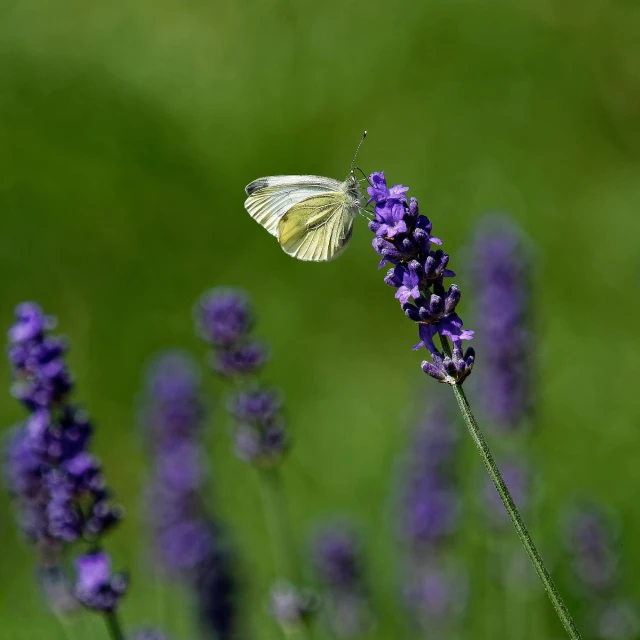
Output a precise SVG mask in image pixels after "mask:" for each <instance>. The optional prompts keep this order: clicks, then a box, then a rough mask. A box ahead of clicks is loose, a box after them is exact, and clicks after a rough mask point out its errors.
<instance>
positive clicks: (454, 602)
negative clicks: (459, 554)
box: [404, 557, 468, 633]
mask: <svg viewBox="0 0 640 640" xmlns="http://www.w3.org/2000/svg"><path fill="white" fill-rule="evenodd" d="M405 585H406V586H405V589H404V599H405V603H406V605H407V606H408V608H409V609H410V611H411V612H412V613H413V616H414V619H415V621H416V622H417V624H418V626H419V627H421V628H422V629H425V630H429V631H430V632H431V633H433V632H436V631H437V632H440V633H442V632H444V631H445V630H451V629H452V628H454V629H455V627H456V625H457V624H459V621H460V619H461V617H462V615H463V613H464V610H465V608H466V604H467V592H468V578H467V575H466V572H464V571H463V570H462V569H461V567H459V566H456V565H455V564H453V565H448V564H446V563H443V562H440V561H438V559H436V558H435V557H432V558H429V559H427V560H426V561H424V562H422V563H419V562H418V563H413V564H412V565H410V566H409V567H407V578H406V582H405Z"/></svg>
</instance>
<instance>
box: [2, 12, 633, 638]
mask: <svg viewBox="0 0 640 640" xmlns="http://www.w3.org/2000/svg"><path fill="white" fill-rule="evenodd" d="M639 42H640V5H638V3H636V2H629V1H628V0H612V1H609V2H605V1H604V0H590V1H589V2H586V3H585V2H577V1H575V0H564V1H560V0H522V1H521V2H517V3H516V2H508V1H506V0H487V1H486V2H476V1H472V0H453V1H451V0H447V1H444V0H438V1H433V0H429V1H426V2H421V1H419V0H414V1H413V2H407V3H395V4H393V5H390V4H389V3H385V2H382V1H380V0H370V1H369V2H355V1H347V2H338V1H336V0H327V1H325V2H311V1H310V0H299V1H297V2H294V1H291V0H290V1H286V0H285V1H283V0H263V1H262V2H249V1H248V0H239V1H238V0H236V1H235V2H226V3H223V2H220V0H206V1H205V0H192V1H190V2H184V1H181V2H179V1H177V0H160V1H158V0H154V1H152V0H111V1H110V2H108V3H107V2H102V3H100V2H86V0H84V1H80V0H64V1H63V2H60V1H59V0H58V1H53V0H37V1H35V0H19V1H18V0H0V55H1V57H0V220H1V221H2V225H1V229H2V235H1V237H0V266H1V269H2V278H1V279H0V301H1V305H0V326H3V327H8V325H9V324H10V322H11V314H12V309H13V307H14V305H15V304H16V303H17V302H19V301H21V300H25V299H34V300H37V301H39V302H40V303H41V304H42V305H43V306H44V308H45V309H46V310H47V311H48V312H50V313H53V314H55V315H57V316H58V318H59V321H60V328H61V331H62V332H63V333H64V334H66V335H68V336H69V337H70V339H71V341H72V345H73V349H72V353H71V356H70V360H71V365H72V367H73V370H74V372H75V375H76V379H77V393H76V398H77V399H78V400H80V401H81V402H83V403H84V404H85V405H86V406H87V408H88V409H89V411H90V412H91V415H92V416H94V418H95V420H96V422H97V423H98V427H99V428H98V432H97V434H96V438H95V442H94V449H95V451H96V452H97V453H98V454H99V455H100V456H101V458H102V459H103V461H104V464H105V467H106V470H107V473H108V477H109V479H110V482H111V483H112V484H113V486H114V488H115V490H116V492H117V494H118V496H119V497H120V499H121V501H122V502H123V503H124V504H125V505H126V507H127V509H128V518H127V520H126V521H125V523H124V524H123V526H121V527H120V529H119V530H118V531H117V532H116V533H115V534H114V535H113V536H112V537H111V538H110V540H109V549H110V550H112V551H113V553H114V555H115V556H116V559H117V565H118V566H119V567H125V568H129V569H130V570H131V571H132V578H133V582H132V588H131V592H130V594H129V596H128V598H127V602H126V605H125V607H124V611H123V618H124V619H125V620H126V622H127V624H134V623H139V622H149V621H158V622H164V623H166V625H167V627H168V629H169V630H170V631H171V632H172V633H174V634H175V635H176V637H177V638H178V639H179V640H187V638H188V637H189V630H188V623H187V620H186V616H187V613H186V612H188V609H187V608H186V607H185V603H184V602H183V601H182V600H181V599H180V597H179V595H176V594H175V593H172V592H171V593H168V594H167V592H166V590H167V589H169V591H170V590H171V588H170V587H167V588H165V589H164V590H161V589H158V588H157V586H156V585H155V584H154V579H153V575H152V573H151V572H150V571H149V569H148V566H147V561H146V558H145V554H144V550H145V546H146V544H147V543H146V539H145V533H144V528H143V526H142V525H143V523H142V520H141V517H140V514H139V511H140V509H139V506H140V500H141V498H140V492H141V487H142V483H143V480H144V469H145V463H144V453H143V451H142V450H141V446H140V442H139V440H138V438H137V427H136V395H137V393H138V389H139V386H140V381H141V376H142V371H143V368H144V365H145V363H146V362H147V360H148V358H149V357H150V356H151V355H152V354H153V353H155V352H156V351H157V350H158V349H162V348H165V347H174V346H177V347H182V348H185V349H188V350H190V351H191V352H192V353H194V355H196V356H197V357H198V358H201V359H203V360H204V349H203V347H202V346H201V345H200V344H199V343H198V341H197V340H196V339H195V337H194V335H193V329H192V320H191V308H192V305H193V303H194V301H195V300H196V298H197V297H198V295H199V294H200V293H201V292H202V291H203V290H204V289H206V288H208V287H211V286H214V285H219V284H229V285H237V286H242V287H245V288H246V289H248V291H249V292H250V293H251V295H252V296H253V299H254V301H255V306H256V309H257V314H258V317H259V329H258V332H259V334H260V335H261V336H262V337H263V338H264V339H265V340H267V341H268V342H269V344H270V345H271V347H272V350H273V360H272V362H271V364H270V365H269V367H268V370H267V372H266V378H267V379H268V380H269V381H270V382H272V383H273V384H275V385H278V386H279V387H281V388H282V389H283V390H284V392H285V394H286V400H287V407H288V415H289V418H290V422H291V425H292V428H293V429H294V432H295V438H296V443H295V450H294V451H293V454H292V456H291V458H290V461H289V463H288V464H287V465H286V468H285V470H284V473H285V481H286V487H287V490H288V492H289V497H290V501H291V511H292V514H293V519H294V523H295V527H296V532H297V534H298V535H299V537H300V540H301V541H302V540H303V539H304V536H305V535H306V533H307V532H308V530H309V527H310V526H311V525H312V524H313V523H315V522H317V521H318V519H319V518H321V517H323V516H326V515H330V514H332V513H344V512H351V513H353V514H354V516H355V517H357V519H358V520H359V521H360V522H361V523H362V526H363V528H364V529H365V530H367V531H368V540H367V546H368V551H369V558H370V575H371V577H372V582H373V584H374V597H375V602H376V607H377V609H378V612H379V619H380V623H379V626H378V629H377V632H376V637H379V638H393V639H394V640H395V639H396V638H398V637H401V634H402V633H403V632H404V630H405V625H404V621H403V614H402V612H401V611H400V610H399V609H398V608H397V604H396V602H397V592H398V585H397V575H396V562H397V552H396V551H395V550H394V540H393V531H394V523H393V522H392V521H391V519H390V516H389V513H390V511H389V508H388V507H389V495H390V487H391V485H392V479H391V477H392V469H393V466H394V460H395V457H396V455H397V453H398V451H399V450H400V449H401V447H402V445H403V442H404V441H405V437H406V427H407V425H408V423H409V422H410V419H411V416H412V415H414V414H415V407H416V406H419V405H421V406H424V403H425V402H428V398H429V397H433V395H435V394H438V393H440V394H448V393H450V391H449V390H448V389H447V388H446V387H444V386H439V385H437V384H436V383H435V382H433V381H432V380H431V379H427V378H426V376H424V375H423V374H422V373H421V372H420V370H419V363H420V360H421V357H420V356H419V355H418V354H416V353H413V352H411V350H410V347H411V345H412V344H413V342H414V341H415V335H414V334H415V330H414V328H413V327H412V325H411V324H410V323H408V322H407V321H406V320H404V319H403V318H402V315H401V313H400V312H399V310H398V309H397V304H396V303H395V301H394V300H393V296H392V295H391V290H390V289H388V288H387V287H386V286H385V285H384V284H383V283H382V274H381V273H380V272H377V271H376V264H377V262H378V260H377V257H376V256H375V255H374V253H373V251H372V250H371V248H370V239H371V234H370V232H369V231H368V230H367V229H366V226H365V224H364V222H363V221H362V220H360V219H358V220H357V221H356V229H355V232H354V239H353V241H352V244H351V247H350V248H349V250H348V251H347V253H346V254H345V255H344V256H343V257H342V258H340V259H339V260H337V261H336V262H333V263H329V264H325V265H322V264H319V265H318V264H304V263H301V262H297V261H294V260H292V259H291V258H289V257H288V256H286V255H285V254H284V253H283V252H282V251H281V250H280V249H279V247H278V245H277V243H275V242H274V241H273V239H272V238H271V237H269V236H268V235H267V234H266V233H265V232H264V231H263V230H262V229H260V228H259V226H258V225H256V224H255V223H254V222H253V221H252V220H251V219H250V218H249V216H248V215H247V214H246V212H245V211H244V209H243V206H242V203H243V196H244V194H243V187H244V185H245V184H246V183H248V182H249V181H250V180H252V179H254V178H256V177H259V176H261V175H269V174H275V173H318V174H322V175H328V176H334V177H343V176H344V175H345V173H346V170H347V168H348V165H349V162H350V159H351V156H352V153H353V150H354V148H355V145H356V143H357V141H358V139H359V137H360V134H361V132H362V130H363V129H365V128H366V129H368V130H369V133H370V135H369V138H368V139H367V141H366V143H365V145H364V146H363V149H362V152H361V156H360V158H359V164H361V166H363V168H364V169H365V170H367V171H373V170H385V171H386V172H387V176H388V178H389V180H390V181H391V183H395V182H402V183H404V184H408V185H410V186H411V188H412V191H411V193H412V194H413V195H415V196H417V197H418V198H419V199H420V203H421V209H422V211H423V212H425V213H427V214H428V215H429V216H430V217H431V219H432V221H433V223H434V230H435V233H436V235H438V236H439V237H441V238H442V239H443V240H444V241H445V243H446V247H447V249H448V250H449V251H451V252H452V253H453V261H452V263H453V266H454V268H456V266H457V271H458V273H459V278H458V280H457V281H458V282H459V283H460V284H464V282H465V274H464V272H463V271H464V270H463V268H462V264H464V263H463V261H462V259H461V253H460V252H458V253H457V254H456V252H457V250H458V249H461V248H463V247H464V245H465V244H466V243H468V241H469V238H470V236H471V233H472V231H473V228H474V224H475V222H476V220H477V218H478V217H479V216H480V215H482V214H483V213H485V212H487V211H491V210H502V211H508V212H510V213H512V214H513V215H514V217H515V218H516V219H517V220H518V221H519V222H520V223H521V225H522V226H523V227H524V228H525V229H526V230H527V231H528V232H529V233H530V234H531V236H532V237H533V238H534V240H535V242H536V243H537V245H538V254H537V266H538V269H539V273H538V282H539V288H538V291H537V299H536V303H535V309H536V311H537V321H538V328H539V331H540V334H541V340H540V345H539V362H540V381H539V382H540V387H539V394H538V402H537V411H538V414H537V415H538V426H537V429H536V431H535V434H534V438H533V445H532V446H533V447H534V453H535V456H536V458H537V459H538V460H539V461H540V464H541V473H542V475H543V477H544V481H545V484H546V487H547V491H546V493H545V502H544V508H543V509H542V513H541V515H540V518H539V521H538V522H537V525H536V530H537V533H538V535H539V539H540V541H541V546H542V547H543V550H544V549H553V547H554V544H555V543H554V539H555V538H556V537H557V524H556V514H557V512H558V509H559V508H561V507H562V505H563V504H564V502H565V501H566V500H567V499H568V498H570V497H571V496H573V495H574V494H576V493H579V494H587V495H590V496H593V497H594V498H596V499H598V500H601V501H603V502H604V503H605V504H606V505H607V506H608V507H609V508H611V509H612V510H614V511H616V512H617V513H619V514H620V516H621V518H622V521H623V524H624V531H625V535H624V540H626V541H627V544H625V546H624V549H623V553H624V559H625V570H626V574H627V575H628V576H633V575H635V574H637V572H638V571H639V570H640V548H638V546H637V545H636V544H634V543H633V541H634V540H637V539H638V537H639V534H640V514H639V512H638V508H637V504H638V500H637V497H638V491H639V487H640V476H639V472H638V462H637V460H638V457H639V456H640V438H639V437H638V435H637V425H638V423H639V422H640V404H639V403H638V401H637V398H636V397H635V394H634V391H633V390H634V387H633V384H634V380H637V379H638V371H637V367H638V364H637V363H638V351H639V349H640V337H638V336H636V335H635V331H634V330H633V327H634V326H635V324H636V322H637V318H638V312H639V311H640V297H639V296H638V292H639V285H638V276H639V275H640V253H639V252H638V248H637V246H638V238H639V237H640V216H639V215H638V211H639V210H640V180H639V178H640V172H639V161H640V125H639V124H638V116H639V113H638V105H639V104H640V45H639V44H638V43H639ZM456 256H457V257H456ZM466 268H472V266H471V267H469V266H467V267H466ZM463 292H464V298H463V302H462V305H461V307H460V309H461V314H462V315H463V317H465V318H466V324H467V325H468V326H469V327H471V328H472V327H473V323H472V322H471V320H470V311H469V310H470V309H471V300H472V295H473V292H472V291H470V290H469V288H468V287H467V288H466V289H464V290H463ZM0 373H1V376H0V386H1V387H3V388H6V387H7V384H8V374H7V367H0ZM482 374H483V371H482V353H479V354H478V364H477V369H476V371H475V372H474V376H481V375H482ZM207 385H208V389H209V391H210V393H211V395H212V398H214V399H216V398H220V393H221V390H220V385H218V384H217V383H216V382H215V381H214V380H213V379H210V380H208V381H207ZM22 415H23V414H22V412H21V410H20V408H19V407H18V406H17V405H16V403H15V402H13V401H12V400H11V399H10V398H9V396H8V394H7V393H5V395H4V397H3V399H2V400H0V422H1V423H2V424H3V425H7V426H9V425H11V424H13V423H14V422H16V421H18V420H19V419H20V418H21V416H22ZM225 431H226V425H225V423H224V418H222V417H220V416H219V417H218V418H217V420H216V421H215V424H213V426H212V434H211V438H210V441H209V446H210V453H211V457H212V460H213V464H214V469H215V486H214V487H213V493H212V496H211V500H212V504H215V505H217V508H218V509H219V510H220V511H221V512H222V514H223V515H224V517H225V518H226V520H227V521H228V522H229V523H230V525H231V526H232V528H233V531H234V533H235V535H236V537H237V540H238V546H239V549H240V551H241V554H242V556H243V563H244V564H243V572H244V580H245V584H246V588H247V592H248V599H249V600H250V601H251V603H253V605H254V606H253V610H254V613H253V614H252V617H251V620H250V622H251V624H252V625H253V629H254V632H255V633H254V636H253V637H256V638H258V637H259V638H261V639H264V640H269V639H271V638H277V637H278V635H277V632H276V630H275V629H274V627H273V625H272V623H271V622H270V621H269V619H268V618H267V616H266V613H265V611H264V607H263V601H264V600H263V598H264V593H265V590H266V589H267V586H268V584H269V581H270V579H271V576H272V563H271V560H270V556H269V546H268V543H267V540H266V531H265V526H264V522H263V518H262V516H261V513H260V509H259V501H258V496H257V491H256V486H255V482H254V478H253V476H252V474H251V473H250V470H249V469H247V468H245V466H243V465H242V464H241V463H240V462H238V461H236V460H235V459H234V458H233V456H232V455H231V453H230V447H229V443H228V438H227V434H226V433H225ZM468 459H469V461H470V463H471V461H473V462H474V463H475V459H474V458H473V455H472V453H470V455H469V458H468ZM471 468H472V467H471V464H470V466H469V469H471ZM469 474H471V470H469ZM466 523H467V531H468V535H469V538H470V539H472V540H473V539H474V537H477V536H479V535H481V534H480V533H479V532H478V531H477V528H478V527H477V523H474V521H473V519H472V518H467V520H466ZM0 542H1V546H0V548H1V549H2V553H1V556H0V621H1V622H0V637H2V638H7V639H11V640H13V639H16V640H21V639H22V638H25V639H26V638H32V637H47V638H52V639H55V638H63V637H65V636H64V632H63V629H62V628H61V627H58V626H56V625H55V621H52V619H51V616H50V615H49V614H48V613H47V612H46V610H45V609H44V607H43V606H42V604H41V602H40V597H39V594H38V591H37V589H36V587H35V584H34V582H33V576H32V557H31V554H30V552H29V550H28V549H26V548H25V547H24V545H23V544H22V542H21V541H20V540H19V538H18V536H17V535H16V532H15V526H14V522H13V515H12V513H11V510H10V508H9V505H8V501H7V500H6V497H5V496H3V497H2V498H1V500H0ZM550 554H551V556H553V555H554V551H553V550H551V552H550ZM468 555H469V559H470V561H471V562H472V563H473V562H476V564H479V567H478V571H477V572H476V573H478V574H479V575H481V573H482V570H483V568H482V566H481V563H479V561H478V560H477V558H476V556H475V555H474V554H473V553H471V552H469V553H468ZM555 556H556V558H555V559H556V564H561V563H562V560H563V558H562V556H561V555H559V554H558V553H557V552H556V553H555ZM472 566H473V565H472ZM481 589H482V586H481V585H480V586H479V587H478V590H481ZM627 592H628V593H629V594H630V595H632V596H636V597H638V598H640V583H638V582H636V583H635V584H629V585H627ZM163 593H164V597H161V596H163ZM476 596H478V591H477V592H476ZM160 597H161V599H160ZM495 604H496V606H497V609H496V610H497V611H498V612H499V610H500V601H499V600H498V601H497V602H496V603H495ZM573 604H574V605H575V604H578V603H575V602H574V603H573ZM540 606H541V607H542V609H541V611H543V612H544V616H547V617H548V618H549V619H550V620H551V622H550V625H551V626H550V631H549V635H555V636H556V637H560V633H561V630H560V628H559V627H558V626H557V624H556V623H555V622H553V620H552V617H551V615H550V613H551V610H550V607H548V605H547V603H545V602H544V601H542V604H541V605H540ZM487 611H488V610H487V607H486V606H485V600H484V599H483V598H482V597H479V596H478V597H474V592H473V585H472V591H471V605H470V612H469V616H468V618H467V624H466V627H465V637H468V638H472V637H473V638H477V637H479V636H480V635H481V633H482V632H483V631H482V630H483V629H486V618H487V616H488V615H493V614H489V613H488V612H487ZM541 615H542V614H541ZM158 616H160V618H158ZM74 627H75V628H74V629H73V631H74V632H75V633H76V637H78V638H80V637H83V638H84V637H86V638H96V639H97V638H102V637H105V636H104V630H103V629H102V627H101V626H100V624H99V621H98V622H95V621H91V620H84V621H83V620H81V621H79V622H77V623H76V624H75V625H74ZM499 633H500V632H497V633H496V634H494V636H495V635H499ZM587 635H588V634H587Z"/></svg>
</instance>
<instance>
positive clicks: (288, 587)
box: [269, 581, 318, 632]
mask: <svg viewBox="0 0 640 640" xmlns="http://www.w3.org/2000/svg"><path fill="white" fill-rule="evenodd" d="M317 608H318V601H317V598H316V596H315V595H314V594H313V593H312V592H310V591H300V590H298V589H296V588H295V587H294V586H293V585H292V584H289V583H288V582H284V581H281V582H277V583H276V584H275V585H274V586H273V587H272V588H271V593H270V602H269V611H270V613H271V615H272V616H273V617H274V619H275V620H276V621H277V622H278V623H279V624H280V626H281V627H282V628H283V629H284V630H286V631H287V632H291V631H294V630H295V629H297V628H299V627H301V626H302V625H304V624H306V622H307V620H308V619H309V618H310V617H311V616H312V615H313V614H314V613H315V611H316V610H317Z"/></svg>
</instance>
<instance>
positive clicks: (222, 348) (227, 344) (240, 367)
mask: <svg viewBox="0 0 640 640" xmlns="http://www.w3.org/2000/svg"><path fill="white" fill-rule="evenodd" d="M203 309H206V310H207V311H206V312H204V311H202V310H203ZM212 310H213V311H212ZM212 316H215V321H216V326H217V327H218V329H217V335H218V338H217V339H216V340H213V339H208V340H207V341H208V342H210V343H211V344H212V345H213V347H214V348H213V352H212V354H211V362H212V366H213V369H214V371H216V373H218V374H219V375H221V376H223V377H225V378H234V379H235V380H236V381H237V384H238V390H237V391H236V392H235V393H234V394H233V395H232V397H231V399H230V401H229V403H228V405H227V408H228V411H229V414H230V415H231V417H232V418H233V432H232V437H233V443H234V450H235V453H236V455H237V456H238V457H239V458H240V459H241V460H244V461H246V462H250V463H252V464H255V465H258V466H273V465H276V464H278V463H279V462H280V460H281V459H282V457H283V455H284V454H285V452H286V450H287V448H288V445H289V438H288V434H287V429H286V424H285V421H284V418H283V416H282V413H281V402H280V399H279V397H278V396H277V394H275V393H274V392H273V391H271V390H269V389H266V388H264V387H263V386H261V385H257V384H254V383H252V382H250V377H251V376H252V375H253V374H255V373H257V370H258V369H259V368H260V367H261V366H262V365H263V364H264V363H265V362H266V350H265V349H264V347H263V346H262V345H260V344H259V343H257V342H256V341H255V340H254V339H253V338H252V336H251V335H250V333H249V331H250V328H251V325H252V322H251V321H250V320H249V318H250V317H251V310H250V307H249V303H248V299H247V296H246V295H245V294H244V293H242V292H239V291H234V290H231V289H213V290H212V291H210V292H208V293H206V294H205V295H204V296H203V297H202V298H201V301H200V303H199V305H198V306H197V307H196V324H197V327H198V328H199V329H198V330H199V333H200V335H201V336H204V337H205V339H207V336H208V335H211V333H212V332H211V331H209V332H208V333H207V332H206V331H203V330H202V326H203V325H206V324H207V321H208V320H207V319H208V318H210V317H212ZM227 316H228V317H227ZM203 318H204V320H203ZM219 327H225V330H224V331H223V330H221V329H219ZM229 327H233V330H231V329H229ZM222 336H224V340H223V339H221V338H222Z"/></svg>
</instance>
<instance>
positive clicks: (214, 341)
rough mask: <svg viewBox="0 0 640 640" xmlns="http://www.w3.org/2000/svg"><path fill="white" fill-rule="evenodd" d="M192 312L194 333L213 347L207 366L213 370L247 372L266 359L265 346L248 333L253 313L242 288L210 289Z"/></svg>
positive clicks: (232, 373) (229, 373) (226, 374)
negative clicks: (241, 290) (240, 289)
mask: <svg viewBox="0 0 640 640" xmlns="http://www.w3.org/2000/svg"><path fill="white" fill-rule="evenodd" d="M194 316H195V321H196V330H197V332H198V335H199V336H200V337H201V338H202V339H203V340H205V342H208V343H209V344H210V345H211V346H212V347H213V348H214V350H213V353H212V356H211V366H212V368H213V370H214V371H215V372H216V373H218V374H220V375H221V376H224V377H234V376H245V375H250V374H252V373H255V372H257V371H258V370H259V369H260V368H261V367H262V365H264V363H265V362H266V361H267V352H266V350H265V348H264V347H263V346H262V345H261V344H260V343H258V342H256V341H255V340H252V339H251V338H250V336H249V334H250V331H251V328H252V326H253V316H252V313H251V308H250V306H249V301H248V299H247V297H246V296H245V295H244V294H243V293H242V292H240V291H236V290H234V289H212V290H211V291H208V292H207V293H205V294H204V295H203V296H202V297H201V298H200V301H199V302H198V304H197V305H196V308H195V312H194Z"/></svg>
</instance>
